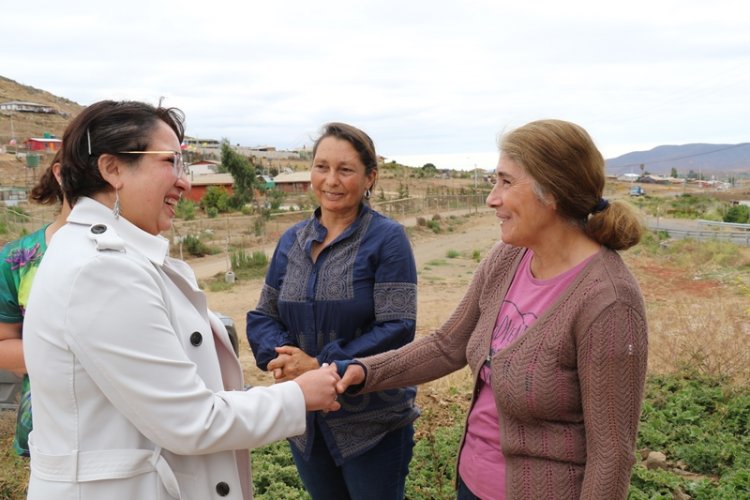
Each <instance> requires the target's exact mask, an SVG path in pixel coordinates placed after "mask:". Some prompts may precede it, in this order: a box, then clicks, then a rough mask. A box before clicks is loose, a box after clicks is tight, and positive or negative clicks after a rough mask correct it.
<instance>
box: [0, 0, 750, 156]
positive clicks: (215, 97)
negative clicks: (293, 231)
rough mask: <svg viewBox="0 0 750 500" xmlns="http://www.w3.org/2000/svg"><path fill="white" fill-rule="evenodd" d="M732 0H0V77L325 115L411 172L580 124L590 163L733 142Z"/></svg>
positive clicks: (283, 137)
mask: <svg viewBox="0 0 750 500" xmlns="http://www.w3.org/2000/svg"><path fill="white" fill-rule="evenodd" d="M745 3H746V2H744V1H741V0H737V1H724V0H718V1H714V2H706V1H705V0H679V1H673V0H648V1H644V0H629V1H627V2H625V1H620V2H608V1H601V0H598V1H582V0H568V1H559V0H552V1H532V0H517V1H515V2H507V1H502V0H486V1H485V0H465V1H441V0H430V1H424V0H417V1H409V0H399V1H392V0H373V1H370V0H363V1H357V0H349V1H318V2H313V1H309V0H306V1H297V0H293V1H284V0H269V1H265V2H258V1H247V0H245V1H241V0H236V1H230V0H211V1H196V0H184V1H180V2H171V1H165V0H127V1H117V2H109V1H106V0H96V1H91V0H76V1H72V2H62V1H60V0H55V1H49V0H36V1H34V2H19V1H17V2H3V4H4V5H2V8H1V9H0V18H1V19H0V75H2V76H5V77H7V78H10V79H12V80H15V81H17V82H19V83H22V84H25V85H31V86H33V87H36V88H39V89H43V90H46V91H49V92H51V93H53V94H56V95H60V96H62V97H66V98H68V99H71V100H73V101H75V102H77V103H79V104H82V105H87V104H91V103H93V102H95V101H97V100H100V99H137V100H143V101H147V102H151V103H157V102H158V100H159V98H160V97H162V96H163V97H165V98H166V100H165V104H167V105H170V106H176V107H179V108H181V109H182V110H183V111H185V113H186V115H187V133H188V135H191V136H197V137H201V138H215V139H222V138H226V139H229V140H230V141H231V142H232V143H235V144H242V145H244V146H257V145H273V146H276V147H277V148H280V149H285V148H293V147H297V146H301V145H304V144H307V145H310V144H311V143H312V141H313V139H314V138H315V136H316V134H317V132H318V130H319V128H320V126H321V125H322V124H323V123H325V122H327V121H345V122H348V123H351V124H353V125H356V126H359V127H361V128H362V129H364V130H365V131H366V132H368V133H369V134H370V135H371V136H372V138H373V139H374V141H375V144H376V147H377V149H378V152H379V153H380V154H381V155H383V156H385V157H386V158H388V159H396V160H399V161H402V162H405V163H407V164H412V165H414V166H421V165H422V164H424V163H425V162H428V161H431V162H432V163H435V164H436V165H437V166H438V167H440V168H472V167H473V166H474V165H475V164H476V165H477V166H479V167H482V168H487V169H491V168H494V165H495V163H496V140H497V137H498V135H499V134H501V133H502V132H503V131H505V130H509V129H512V128H513V127H516V126H519V125H522V124H524V123H526V122H528V121H531V120H535V119H539V118H561V119H566V120H570V121H574V122H577V123H579V124H580V125H582V126H583V127H585V128H586V129H587V130H588V131H589V132H590V133H591V135H592V136H593V137H594V140H595V141H596V143H597V144H598V146H599V148H600V149H601V150H602V152H603V154H604V155H605V157H607V158H612V157H615V156H618V155H620V154H624V153H627V152H630V151H636V150H648V149H651V148H653V147H655V146H658V145H662V144H686V143H693V142H705V143H730V144H734V143H740V142H749V141H750V133H749V129H750V95H749V94H750V92H749V91H750V28H749V26H750V23H749V21H748V18H747V15H746V14H745V12H746V9H745V8H744V4H745Z"/></svg>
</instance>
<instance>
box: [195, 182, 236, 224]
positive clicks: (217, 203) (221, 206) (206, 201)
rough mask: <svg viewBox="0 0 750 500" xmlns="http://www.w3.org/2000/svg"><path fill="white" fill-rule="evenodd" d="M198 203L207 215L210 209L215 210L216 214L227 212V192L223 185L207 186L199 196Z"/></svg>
mask: <svg viewBox="0 0 750 500" xmlns="http://www.w3.org/2000/svg"><path fill="white" fill-rule="evenodd" d="M200 205H201V208H202V209H203V210H204V211H205V212H206V214H207V215H208V216H209V217H210V216H211V214H210V213H209V211H210V210H215V211H216V213H217V214H218V213H225V212H229V193H228V192H227V190H226V189H224V188H223V187H220V186H209V187H208V189H206V194H204V195H203V198H201V203H200Z"/></svg>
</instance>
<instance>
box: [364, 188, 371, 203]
mask: <svg viewBox="0 0 750 500" xmlns="http://www.w3.org/2000/svg"><path fill="white" fill-rule="evenodd" d="M370 196H372V193H371V192H370V188H367V189H366V190H365V200H369V199H370Z"/></svg>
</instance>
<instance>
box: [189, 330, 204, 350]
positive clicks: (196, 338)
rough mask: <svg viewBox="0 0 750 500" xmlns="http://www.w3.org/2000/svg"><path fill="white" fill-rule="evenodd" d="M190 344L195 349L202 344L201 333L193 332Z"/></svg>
mask: <svg viewBox="0 0 750 500" xmlns="http://www.w3.org/2000/svg"><path fill="white" fill-rule="evenodd" d="M190 343H191V344H193V345H194V346H195V347H198V346H199V345H201V344H202V343H203V335H201V332H193V333H192V334H191V335H190Z"/></svg>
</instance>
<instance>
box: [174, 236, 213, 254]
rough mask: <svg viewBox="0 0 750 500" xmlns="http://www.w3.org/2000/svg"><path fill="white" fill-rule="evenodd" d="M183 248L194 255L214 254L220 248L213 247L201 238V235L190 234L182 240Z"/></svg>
mask: <svg viewBox="0 0 750 500" xmlns="http://www.w3.org/2000/svg"><path fill="white" fill-rule="evenodd" d="M182 246H183V249H184V250H185V251H186V252H187V253H189V254H190V255H192V256H194V257H203V256H204V255H213V254H215V253H218V252H219V250H218V249H216V248H213V247H211V246H209V245H207V244H206V243H204V242H203V240H201V238H200V236H195V235H192V234H188V235H187V236H185V238H184V239H183V240H182Z"/></svg>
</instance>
